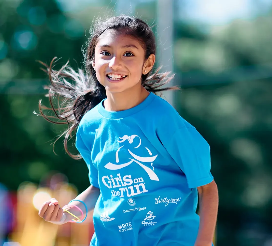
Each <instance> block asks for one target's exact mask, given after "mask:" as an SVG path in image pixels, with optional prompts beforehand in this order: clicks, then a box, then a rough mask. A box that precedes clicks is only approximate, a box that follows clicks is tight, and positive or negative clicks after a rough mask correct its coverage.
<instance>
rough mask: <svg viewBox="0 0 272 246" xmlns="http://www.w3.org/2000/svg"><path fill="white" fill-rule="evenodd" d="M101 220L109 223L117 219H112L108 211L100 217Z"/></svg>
mask: <svg viewBox="0 0 272 246" xmlns="http://www.w3.org/2000/svg"><path fill="white" fill-rule="evenodd" d="M100 220H101V221H103V222H108V221H112V220H115V218H110V216H109V215H108V212H107V211H106V212H104V213H102V214H101V215H100Z"/></svg>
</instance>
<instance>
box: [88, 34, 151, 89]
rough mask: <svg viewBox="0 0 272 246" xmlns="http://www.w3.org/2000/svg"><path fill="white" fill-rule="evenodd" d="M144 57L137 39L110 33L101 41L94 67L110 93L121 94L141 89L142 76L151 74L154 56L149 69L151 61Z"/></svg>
mask: <svg viewBox="0 0 272 246" xmlns="http://www.w3.org/2000/svg"><path fill="white" fill-rule="evenodd" d="M153 56H154V55H153ZM144 58H145V51H144V49H143V47H142V46H141V44H140V42H139V41H138V40H137V39H135V38H134V37H132V36H129V35H126V34H122V33H120V32H119V33H118V31H116V30H107V31H105V32H104V33H103V34H102V35H101V36H100V37H99V39H98V43H97V45H96V47H95V58H94V61H93V67H94V69H95V71H96V77H97V79H98V81H99V82H100V83H101V84H102V85H103V86H104V87H105V89H106V91H107V92H110V93H120V92H125V91H128V90H133V89H138V88H139V87H140V86H141V76H142V74H143V73H144V74H146V73H148V72H149V71H150V70H151V69H152V66H153V64H154V62H155V56H154V57H153V60H154V61H153V64H152V66H151V67H150V61H149V60H150V58H149V59H147V61H146V62H145V59H144Z"/></svg>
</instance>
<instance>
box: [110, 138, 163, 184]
mask: <svg viewBox="0 0 272 246" xmlns="http://www.w3.org/2000/svg"><path fill="white" fill-rule="evenodd" d="M119 139H120V140H119V141H118V142H119V143H123V142H125V141H128V142H129V144H132V143H133V141H134V139H138V141H139V144H138V145H137V146H136V147H134V148H135V149H137V148H139V147H140V146H141V144H142V140H141V138H140V137H139V136H137V135H131V136H128V135H124V136H123V137H119ZM135 141H136V140H135ZM123 147H124V146H121V147H120V148H119V149H118V150H117V151H116V154H115V159H116V160H115V162H116V164H114V163H111V162H109V163H107V164H106V165H105V168H107V169H109V170H119V169H122V168H125V167H127V166H129V165H131V164H132V163H136V164H138V165H139V166H140V167H141V168H143V169H144V170H145V171H146V173H147V174H148V176H149V178H150V179H151V180H155V181H159V178H158V176H157V175H156V173H155V172H154V166H153V162H154V161H155V160H156V158H157V156H158V155H153V154H152V152H151V151H150V150H149V149H148V148H147V147H145V149H146V152H147V156H138V155H136V154H134V153H133V152H132V151H131V150H130V149H128V153H129V154H130V155H131V158H129V159H130V161H128V162H126V163H119V155H118V153H119V151H120V149H122V148H123ZM143 163H145V164H147V163H150V166H151V167H152V169H151V168H150V167H148V166H146V165H144V164H143Z"/></svg>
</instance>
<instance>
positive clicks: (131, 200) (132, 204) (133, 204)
mask: <svg viewBox="0 0 272 246" xmlns="http://www.w3.org/2000/svg"><path fill="white" fill-rule="evenodd" d="M128 204H129V205H130V206H135V205H136V202H135V201H134V200H133V199H132V198H129V199H128Z"/></svg>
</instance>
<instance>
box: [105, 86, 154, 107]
mask: <svg viewBox="0 0 272 246" xmlns="http://www.w3.org/2000/svg"><path fill="white" fill-rule="evenodd" d="M106 94H107V99H106V100H105V101H104V107H105V109H106V110H107V111H123V110H126V109H130V108H133V107H135V106H137V105H138V104H140V103H141V102H143V101H144V100H145V99H146V98H147V96H148V95H149V92H148V91H147V90H146V89H145V88H144V87H142V86H141V87H140V88H139V89H138V90H136V91H135V90H133V91H124V92H121V93H110V92H108V91H107V92H106Z"/></svg>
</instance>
